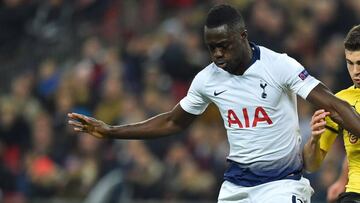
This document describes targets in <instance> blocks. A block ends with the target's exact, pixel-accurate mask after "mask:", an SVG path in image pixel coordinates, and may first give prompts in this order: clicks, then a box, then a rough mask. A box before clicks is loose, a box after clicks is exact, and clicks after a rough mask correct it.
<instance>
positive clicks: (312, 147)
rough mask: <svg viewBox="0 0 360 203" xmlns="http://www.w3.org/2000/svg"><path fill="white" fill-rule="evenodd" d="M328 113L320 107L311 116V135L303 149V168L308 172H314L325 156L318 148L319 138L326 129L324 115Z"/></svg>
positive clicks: (324, 152)
mask: <svg viewBox="0 0 360 203" xmlns="http://www.w3.org/2000/svg"><path fill="white" fill-rule="evenodd" d="M328 115H329V112H325V110H323V109H321V110H317V111H316V112H315V113H314V115H313V116H312V118H311V122H310V125H311V136H310V138H309V140H308V141H307V142H306V144H305V145H304V149H303V158H304V168H305V170H306V171H308V172H315V171H316V170H317V169H319V168H320V166H321V163H322V161H323V160H324V158H325V155H326V151H324V150H322V149H321V148H320V138H321V134H322V133H324V132H325V130H326V128H325V125H326V121H325V117H326V116H328Z"/></svg>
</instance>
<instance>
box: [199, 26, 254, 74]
mask: <svg viewBox="0 0 360 203" xmlns="http://www.w3.org/2000/svg"><path fill="white" fill-rule="evenodd" d="M244 33H245V32H243V33H237V32H235V31H231V30H230V29H228V27H227V25H222V26H219V27H215V28H207V27H206V26H205V29H204V38H205V43H206V45H207V47H208V49H209V52H210V55H211V60H212V61H213V62H214V63H215V64H216V65H217V66H218V67H220V68H222V69H224V70H226V71H227V72H229V73H232V74H236V73H238V72H241V71H239V69H240V68H243V67H241V64H243V60H244V55H245V54H244V53H245V51H246V46H245V45H246V43H248V41H247V38H246V33H245V35H243V34H244Z"/></svg>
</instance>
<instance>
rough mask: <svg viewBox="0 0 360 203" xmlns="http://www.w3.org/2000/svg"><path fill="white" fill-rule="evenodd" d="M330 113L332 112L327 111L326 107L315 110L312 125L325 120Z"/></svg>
mask: <svg viewBox="0 0 360 203" xmlns="http://www.w3.org/2000/svg"><path fill="white" fill-rule="evenodd" d="M328 115H330V112H326V111H325V110H324V109H320V110H317V111H315V113H314V115H313V116H312V118H311V123H310V124H311V125H313V124H315V123H318V122H322V121H325V117H326V116H328Z"/></svg>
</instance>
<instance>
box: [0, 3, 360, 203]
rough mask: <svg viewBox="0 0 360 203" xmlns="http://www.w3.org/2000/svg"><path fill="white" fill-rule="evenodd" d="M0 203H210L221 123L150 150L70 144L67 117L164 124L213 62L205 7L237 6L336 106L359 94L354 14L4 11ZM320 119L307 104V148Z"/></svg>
mask: <svg viewBox="0 0 360 203" xmlns="http://www.w3.org/2000/svg"><path fill="white" fill-rule="evenodd" d="M0 2H1V3H0V202H4V203H27V202H36V203H38V202H50V203H51V202H67V203H80V202H85V203H119V202H121V203H127V202H129V203H145V202H148V203H149V202H154V203H165V202H166V203H167V202H184V203H192V202H204V203H210V202H216V199H217V195H218V191H219V188H220V185H221V183H222V176H223V173H224V170H225V169H226V161H225V160H226V155H227V153H228V143H227V138H226V134H225V131H224V129H223V123H222V121H221V118H220V116H219V114H218V112H217V109H216V108H215V107H213V106H210V108H208V110H207V111H206V113H205V114H204V115H203V116H202V117H201V118H200V119H198V120H197V121H196V123H195V124H193V125H192V126H191V127H190V128H189V129H188V130H187V131H185V132H183V133H181V134H179V135H173V136H170V137H167V138H161V139H157V140H149V141H121V140H116V141H114V140H98V139H95V138H92V137H90V136H84V135H76V134H75V133H74V132H73V131H72V130H71V129H70V128H69V127H68V126H67V125H66V123H67V119H66V114H67V113H68V112H78V113H83V114H86V115H90V116H94V117H96V118H98V119H101V120H103V121H105V122H106V123H108V124H125V123H129V122H136V121H141V120H144V119H146V118H148V117H150V116H153V115H156V114H158V113H161V112H164V111H168V110H170V109H171V108H172V107H173V106H174V105H175V104H176V103H177V102H178V101H179V100H180V99H181V98H182V97H183V96H184V95H185V94H186V91H187V89H188V87H189V85H190V82H191V80H192V78H193V77H194V75H195V74H196V73H197V72H198V71H200V70H201V69H202V68H203V67H204V66H206V65H207V64H208V63H209V62H210V61H209V55H208V52H207V50H206V47H205V46H204V43H203V36H202V29H203V23H204V20H205V17H206V14H207V12H208V10H209V8H210V7H212V6H213V5H215V4H217V3H224V2H225V3H230V4H232V5H234V6H236V7H238V8H239V10H240V11H242V14H243V16H244V18H245V20H246V23H247V28H248V31H249V39H250V40H251V41H253V42H255V43H257V44H259V45H263V46H266V47H268V48H271V49H273V50H275V51H278V52H286V53H288V55H290V56H292V57H294V58H295V59H297V60H298V61H299V62H301V63H302V64H303V65H304V66H305V67H306V68H307V69H308V71H309V72H310V73H311V74H312V75H314V76H316V77H318V78H319V79H320V80H321V81H323V82H324V83H325V84H326V85H327V86H328V87H329V88H330V89H331V90H333V91H334V92H337V91H339V90H340V89H343V88H346V87H348V86H350V85H351V80H350V77H349V76H348V74H347V69H346V64H345V61H344V48H343V39H344V35H345V34H346V33H347V31H348V30H349V29H350V28H351V27H352V26H354V25H355V24H357V23H359V22H360V1H359V0H316V1H312V0H292V1H287V0H275V1H272V0H238V1H235V0H234V1H207V0H1V1H0ZM313 111H314V109H313V108H312V106H310V105H309V104H308V103H307V102H306V101H304V100H301V99H299V121H300V127H301V131H302V134H303V138H304V140H306V139H307V137H308V135H309V134H310V129H309V122H310V119H311V115H312V113H313ZM343 156H344V149H343V147H342V141H341V139H339V140H338V141H337V142H336V143H335V145H334V146H333V149H332V151H331V152H330V154H328V157H327V159H326V161H325V163H324V164H323V166H322V168H321V170H320V171H319V172H317V173H313V174H306V175H305V176H306V177H308V178H309V179H310V181H311V184H312V186H313V188H314V189H315V194H314V196H313V202H315V203H323V202H326V190H327V188H328V186H329V185H331V184H332V183H333V182H334V181H335V179H336V178H337V176H338V173H339V170H340V168H341V163H342V160H343Z"/></svg>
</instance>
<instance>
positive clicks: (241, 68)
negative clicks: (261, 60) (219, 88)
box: [235, 44, 254, 75]
mask: <svg viewBox="0 0 360 203" xmlns="http://www.w3.org/2000/svg"><path fill="white" fill-rule="evenodd" d="M246 49H247V51H246V52H244V57H243V58H244V59H243V60H242V63H240V64H239V67H238V69H237V71H236V73H235V75H242V74H244V72H245V71H246V70H247V69H248V68H249V67H250V65H251V59H252V57H253V54H254V53H253V51H252V49H251V47H250V44H248V46H247V47H246Z"/></svg>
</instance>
